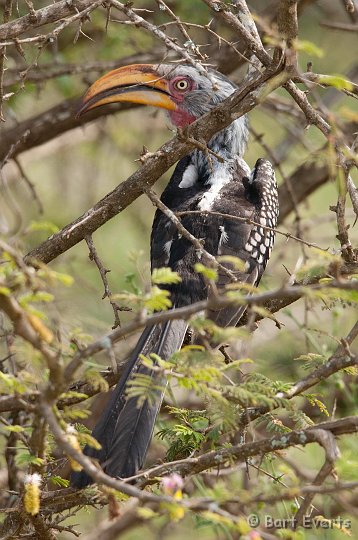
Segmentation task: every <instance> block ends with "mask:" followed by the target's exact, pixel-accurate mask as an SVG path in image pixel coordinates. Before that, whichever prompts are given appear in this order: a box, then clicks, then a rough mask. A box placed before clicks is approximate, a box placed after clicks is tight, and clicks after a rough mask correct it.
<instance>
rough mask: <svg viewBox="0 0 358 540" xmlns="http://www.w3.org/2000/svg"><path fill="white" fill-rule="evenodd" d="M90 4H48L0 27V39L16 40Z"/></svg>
mask: <svg viewBox="0 0 358 540" xmlns="http://www.w3.org/2000/svg"><path fill="white" fill-rule="evenodd" d="M92 4H93V2H92V0H71V2H69V1H68V0H63V1H62V2H56V3H55V4H50V5H49V6H46V7H44V8H41V9H38V10H36V11H34V12H32V13H29V14H28V15H24V16H23V17H20V18H19V19H15V20H14V21H10V22H8V23H6V24H2V25H1V26H0V39H10V38H16V37H17V36H20V35H21V34H23V33H24V32H27V30H30V29H33V28H39V27H40V26H44V25H45V24H49V23H53V22H56V21H59V20H60V19H63V18H64V17H68V16H70V15H73V14H74V13H76V12H81V11H83V10H85V9H86V8H89V7H91V5H92Z"/></svg>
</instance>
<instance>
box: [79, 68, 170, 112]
mask: <svg viewBox="0 0 358 540" xmlns="http://www.w3.org/2000/svg"><path fill="white" fill-rule="evenodd" d="M118 101H120V102H123V101H127V102H128V101H130V102H131V103H140V104H143V105H153V106H154V107H161V108H163V109H167V110H169V111H174V110H175V109H176V108H177V106H176V104H175V102H174V101H173V100H172V98H171V97H170V93H169V86H168V81H167V80H166V79H164V78H162V77H160V75H159V74H158V72H157V71H156V69H155V66H152V65H151V64H133V65H130V66H124V67H120V68H118V69H114V70H113V71H110V72H109V73H107V74H106V75H103V77H101V78H100V79H98V80H97V81H96V82H94V83H93V84H92V86H90V88H89V89H88V90H87V92H86V94H85V96H84V97H83V99H82V102H81V104H80V107H79V110H78V112H77V115H76V117H77V118H78V117H80V116H81V115H82V114H84V113H85V112H87V111H89V110H91V109H95V108H96V107H100V106H101V105H106V104H107V103H115V102H118Z"/></svg>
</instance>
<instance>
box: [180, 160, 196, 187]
mask: <svg viewBox="0 0 358 540" xmlns="http://www.w3.org/2000/svg"><path fill="white" fill-rule="evenodd" d="M197 180H198V170H197V168H196V167H195V165H193V164H192V163H191V164H190V165H189V166H188V167H187V168H186V169H185V171H184V174H183V178H182V180H181V182H180V184H179V187H180V188H189V187H191V186H193V185H194V184H195V183H196V181H197Z"/></svg>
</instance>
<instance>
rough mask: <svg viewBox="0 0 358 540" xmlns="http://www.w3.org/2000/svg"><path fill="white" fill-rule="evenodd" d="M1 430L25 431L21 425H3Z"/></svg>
mask: <svg viewBox="0 0 358 540" xmlns="http://www.w3.org/2000/svg"><path fill="white" fill-rule="evenodd" d="M1 429H2V430H3V431H9V432H11V433H21V432H22V431H25V428H24V427H23V426H18V425H14V426H3V427H2V428H1Z"/></svg>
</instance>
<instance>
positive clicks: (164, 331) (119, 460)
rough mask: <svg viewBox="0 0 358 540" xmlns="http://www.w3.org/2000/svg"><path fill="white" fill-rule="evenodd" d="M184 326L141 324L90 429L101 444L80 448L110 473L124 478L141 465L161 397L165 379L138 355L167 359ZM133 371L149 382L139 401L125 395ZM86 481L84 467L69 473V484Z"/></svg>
mask: <svg viewBox="0 0 358 540" xmlns="http://www.w3.org/2000/svg"><path fill="white" fill-rule="evenodd" d="M186 329H187V323H186V322H185V321H181V320H177V321H168V322H166V323H163V324H160V325H155V326H150V327H147V328H145V329H144V331H143V333H142V335H141V337H140V338H139V341H138V343H137V345H136V348H135V349H134V351H133V354H132V355H131V357H130V359H129V361H128V362H127V364H126V366H125V369H124V371H123V373H122V376H121V378H120V380H119V382H118V384H117V386H116V388H115V389H114V391H113V392H112V395H111V398H110V400H109V402H108V404H107V407H106V409H105V410H104V412H103V414H102V415H101V418H100V420H99V421H98V423H97V425H96V426H95V428H94V430H93V433H92V435H93V437H95V439H97V441H98V442H99V443H100V444H101V447H102V448H101V450H95V449H93V448H90V447H89V446H86V448H85V450H84V453H85V454H86V455H87V456H90V457H94V458H96V459H97V460H98V461H99V462H100V463H101V465H102V468H103V469H104V471H105V472H106V473H107V474H109V475H110V476H113V477H119V478H128V477H130V476H133V475H135V474H136V473H137V471H138V470H139V469H140V468H141V467H142V466H143V463H144V460H145V457H146V454H147V450H148V447H149V444H150V441H151V438H152V434H153V429H154V424H155V420H156V417H157V415H158V412H159V409H160V406H161V403H162V400H163V395H164V387H165V384H166V381H165V380H164V379H163V376H162V375H161V374H160V373H158V372H157V371H153V370H152V369H150V368H148V367H146V366H144V365H143V364H142V363H141V361H140V359H139V355H141V354H143V355H145V356H148V355H149V354H151V353H156V354H158V355H159V356H160V357H161V358H163V360H167V359H168V358H170V356H171V355H172V354H173V353H174V352H175V351H177V350H179V349H180V347H181V346H182V343H183V340H184V337H185V332H186ZM135 374H142V375H147V376H149V377H151V379H152V382H153V387H154V390H153V392H151V395H150V399H146V400H144V401H143V402H142V403H140V401H139V400H138V397H131V398H128V397H127V396H126V392H127V389H128V382H130V380H131V379H132V377H133V375H135ZM139 403H140V404H139ZM90 483H92V479H91V478H90V477H89V476H88V475H87V474H86V473H85V472H84V471H81V472H73V473H72V475H71V485H72V486H73V487H77V488H83V487H85V486H87V485H88V484H90Z"/></svg>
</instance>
